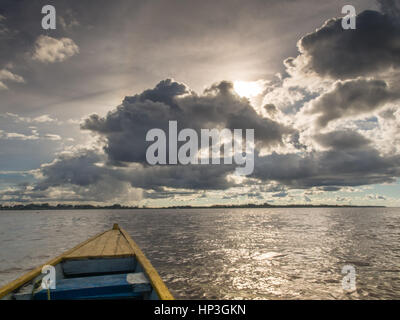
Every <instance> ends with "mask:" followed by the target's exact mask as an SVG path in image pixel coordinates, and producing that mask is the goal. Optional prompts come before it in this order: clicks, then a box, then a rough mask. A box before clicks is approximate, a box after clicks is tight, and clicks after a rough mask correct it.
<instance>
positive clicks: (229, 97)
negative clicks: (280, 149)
mask: <svg viewBox="0 0 400 320" xmlns="http://www.w3.org/2000/svg"><path fill="white" fill-rule="evenodd" d="M170 120H176V121H177V122H178V130H181V129H184V128H191V129H194V130H196V131H197V132H198V133H199V136H200V129H213V128H228V129H254V132H255V140H256V143H257V144H258V145H260V146H274V145H279V144H282V143H283V142H282V138H283V136H285V135H288V134H292V133H294V132H295V131H294V130H293V129H291V128H289V127H287V126H285V125H283V124H280V123H278V122H276V121H273V120H271V119H269V118H262V117H260V116H259V115H258V114H257V113H256V111H255V110H254V109H253V107H252V106H251V105H250V103H249V101H248V100H247V99H242V98H240V97H239V96H237V95H236V94H235V93H234V92H233V87H232V83H230V82H227V81H223V82H221V83H219V84H215V85H213V86H212V87H210V88H208V89H206V90H205V92H204V94H203V95H201V96H199V95H196V94H195V93H194V92H192V91H190V90H189V89H188V88H187V87H186V86H185V85H183V84H181V83H178V82H174V81H172V80H170V79H167V80H164V81H161V82H160V83H159V84H158V85H157V86H156V87H155V88H154V89H152V90H146V91H144V92H143V93H142V94H140V95H135V96H133V97H126V98H125V99H124V101H123V103H122V105H121V106H119V107H117V109H115V110H113V111H111V112H109V113H108V114H107V116H106V117H105V118H100V117H99V116H98V115H92V116H90V117H89V118H88V119H86V121H85V123H84V124H83V125H82V128H83V129H87V130H91V131H93V132H96V133H99V134H100V135H102V136H103V137H105V138H106V140H107V145H106V147H105V151H106V153H107V155H108V156H109V159H110V160H111V161H116V162H145V155H146V149H147V147H148V146H149V144H150V143H146V133H147V132H148V131H149V130H150V129H153V128H160V129H163V130H164V131H165V132H166V133H168V121H170Z"/></svg>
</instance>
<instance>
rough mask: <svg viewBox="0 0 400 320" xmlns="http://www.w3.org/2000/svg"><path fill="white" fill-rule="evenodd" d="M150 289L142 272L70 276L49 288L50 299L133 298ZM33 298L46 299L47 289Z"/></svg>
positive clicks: (148, 291)
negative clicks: (54, 286)
mask: <svg viewBox="0 0 400 320" xmlns="http://www.w3.org/2000/svg"><path fill="white" fill-rule="evenodd" d="M151 290H152V288H151V285H150V283H149V281H148V280H147V278H146V276H145V275H144V273H142V272H138V273H126V274H113V275H106V276H92V277H81V278H70V279H62V280H60V281H58V282H57V283H56V289H51V290H50V300H63V299H102V298H103V299H107V298H113V299H114V298H134V297H141V296H142V295H143V294H145V293H150V292H151ZM17 298H18V297H17ZM33 299H34V300H48V292H47V290H45V289H41V290H40V291H39V292H37V293H36V294H35V295H34V296H33Z"/></svg>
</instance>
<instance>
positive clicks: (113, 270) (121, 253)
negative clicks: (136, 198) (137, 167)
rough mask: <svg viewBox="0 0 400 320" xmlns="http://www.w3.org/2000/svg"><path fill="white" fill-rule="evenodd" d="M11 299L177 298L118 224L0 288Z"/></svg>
mask: <svg viewBox="0 0 400 320" xmlns="http://www.w3.org/2000/svg"><path fill="white" fill-rule="evenodd" d="M0 299H5V300H87V299H88V300H100V299H134V300H173V299H174V298H173V296H172V294H171V293H170V291H169V290H168V288H167V287H166V285H165V284H164V282H163V281H162V279H161V277H160V276H159V274H158V273H157V271H156V270H155V269H154V267H153V266H152V265H151V263H150V261H149V260H148V259H147V258H146V256H145V255H144V254H143V252H142V251H141V250H140V248H139V247H138V245H137V244H136V243H135V242H134V241H133V240H132V238H131V237H130V236H129V234H128V233H127V232H126V231H125V230H124V229H122V228H120V227H119V226H118V224H114V226H113V228H112V229H111V230H107V231H105V232H103V233H100V234H98V235H96V236H94V237H92V238H90V239H88V240H86V241H84V242H83V243H81V244H79V245H77V246H76V247H74V248H72V249H70V250H68V251H66V252H64V253H63V254H61V255H60V256H58V257H56V258H54V259H52V260H50V261H48V262H47V263H45V264H44V265H43V266H40V267H37V268H36V269H34V270H32V271H30V272H28V273H27V274H25V275H23V276H21V277H20V278H18V279H16V280H14V281H12V282H11V283H9V284H7V285H5V286H4V287H2V288H0Z"/></svg>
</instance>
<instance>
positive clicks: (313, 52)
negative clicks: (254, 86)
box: [286, 1, 400, 79]
mask: <svg viewBox="0 0 400 320" xmlns="http://www.w3.org/2000/svg"><path fill="white" fill-rule="evenodd" d="M386 3H388V1H386ZM386 11H387V10H386ZM356 25H357V27H356V29H355V30H344V29H343V28H342V25H341V19H338V18H334V19H330V20H328V21H327V22H325V24H324V25H323V26H322V27H321V28H319V29H318V30H316V31H315V32H313V33H310V34H308V35H306V36H304V37H303V38H301V40H300V41H299V42H298V48H299V51H300V55H299V56H298V57H297V58H290V59H288V60H286V65H287V66H288V67H289V70H290V69H291V70H292V72H293V70H295V69H301V70H302V71H303V72H305V73H307V72H315V73H316V74H318V75H320V76H322V77H331V78H333V79H349V78H355V77H358V76H361V75H368V74H373V73H377V72H382V71H386V70H388V69H389V68H398V67H399V66H400V46H399V45H398V43H399V37H400V26H399V24H398V20H396V19H395V18H394V17H393V16H391V15H388V14H382V13H380V12H377V11H363V12H361V13H360V14H359V15H358V16H357V23H356Z"/></svg>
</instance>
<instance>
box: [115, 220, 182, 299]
mask: <svg viewBox="0 0 400 320" xmlns="http://www.w3.org/2000/svg"><path fill="white" fill-rule="evenodd" d="M114 227H115V225H114ZM117 227H118V226H117ZM119 230H120V231H121V233H122V234H123V235H124V237H125V239H126V240H127V241H128V242H129V244H130V246H131V247H132V249H133V251H134V253H135V256H136V259H137V261H138V262H139V263H140V264H141V265H142V267H143V269H144V272H145V273H146V275H147V277H148V278H149V280H150V283H151V284H152V286H153V288H154V289H155V290H156V292H157V294H158V297H159V298H160V300H174V297H173V296H172V294H171V293H170V292H169V290H168V288H167V286H166V285H165V283H164V281H162V279H161V277H160V275H159V274H158V272H157V271H156V269H154V267H153V266H152V264H151V263H150V261H149V260H148V259H147V258H146V256H145V255H144V253H143V252H142V250H140V248H139V247H138V245H137V244H136V242H135V241H133V240H132V238H131V237H130V236H129V234H128V233H127V232H126V231H125V230H124V229H122V228H119Z"/></svg>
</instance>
